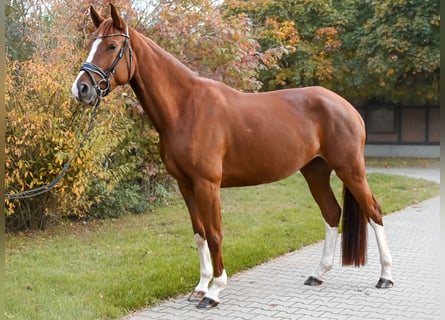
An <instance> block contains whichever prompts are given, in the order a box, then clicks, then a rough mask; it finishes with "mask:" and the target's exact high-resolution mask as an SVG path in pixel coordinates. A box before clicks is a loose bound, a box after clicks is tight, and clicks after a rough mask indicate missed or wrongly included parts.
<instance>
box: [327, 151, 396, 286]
mask: <svg viewBox="0 0 445 320" xmlns="http://www.w3.org/2000/svg"><path fill="white" fill-rule="evenodd" d="M336 173H337V175H338V176H339V178H340V179H341V180H342V181H343V183H344V185H345V188H346V189H345V194H346V193H348V192H350V194H352V197H349V201H350V202H355V203H356V205H354V206H357V208H358V210H356V211H357V212H356V213H355V214H356V215H359V216H360V217H361V218H360V219H365V223H366V222H369V223H370V224H371V226H372V228H373V229H374V232H375V236H376V240H377V245H378V248H379V253H380V264H381V276H380V279H379V281H378V283H377V285H376V287H377V288H391V287H392V286H393V285H394V280H393V277H392V275H391V268H392V259H391V254H390V252H389V247H388V242H387V240H386V235H385V231H384V228H383V219H382V211H381V208H380V205H379V203H378V202H377V200H376V199H375V198H374V196H373V195H372V192H371V189H370V188H369V185H368V182H367V180H366V170H365V164H364V160H363V159H362V160H360V161H358V160H357V161H356V162H350V164H349V165H348V166H347V167H341V168H337V169H336ZM346 202H347V200H346V197H345V208H344V215H345V217H344V218H343V220H344V221H345V220H346V219H347V217H346V216H347V215H348V214H350V213H348V212H347V209H346ZM347 228H350V227H347V225H346V224H345V223H344V225H343V233H344V236H343V242H345V241H348V242H357V240H358V239H357V238H356V236H355V237H352V238H350V239H348V236H346V235H345V234H346V233H347V232H346V229H347ZM363 232H364V233H365V234H364V235H361V236H360V237H362V238H363V237H364V238H365V239H366V229H364V231H363ZM351 234H354V232H352V233H351ZM345 252H346V250H345V247H343V255H345ZM353 260H354V258H352V260H351V261H353Z"/></svg>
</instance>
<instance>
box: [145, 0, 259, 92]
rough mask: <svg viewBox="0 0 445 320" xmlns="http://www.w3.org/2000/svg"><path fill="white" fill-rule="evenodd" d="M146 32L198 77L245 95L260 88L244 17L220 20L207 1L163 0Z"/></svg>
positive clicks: (252, 43) (249, 29)
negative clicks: (243, 92)
mask: <svg viewBox="0 0 445 320" xmlns="http://www.w3.org/2000/svg"><path fill="white" fill-rule="evenodd" d="M147 31H148V33H149V35H150V36H151V38H152V39H153V40H155V42H157V43H158V44H159V45H160V46H162V47H163V48H164V49H165V50H167V51H168V52H170V53H171V54H173V55H174V56H176V57H177V58H178V59H179V60H180V61H181V62H183V63H185V64H186V65H187V66H188V67H190V68H191V69H192V70H194V71H196V72H198V73H199V74H200V75H201V76H204V77H208V78H211V79H214V80H219V81H222V82H224V83H226V84H228V85H230V86H232V87H235V88H237V89H240V90H245V91H252V90H257V89H259V88H260V86H261V83H260V82H259V81H258V80H257V75H258V74H257V72H258V67H259V64H260V55H261V54H260V53H259V52H258V48H259V44H258V42H257V40H255V38H254V35H253V26H252V24H251V22H250V20H249V19H248V18H247V17H246V15H244V14H235V15H232V16H231V17H229V18H227V19H224V17H223V15H222V14H221V12H220V10H219V8H218V6H217V5H216V4H215V3H214V1H211V0H195V1H183V0H164V1H162V2H161V5H160V6H159V8H158V9H157V15H156V18H155V19H154V21H153V23H152V25H151V26H150V28H149V29H148V30H147Z"/></svg>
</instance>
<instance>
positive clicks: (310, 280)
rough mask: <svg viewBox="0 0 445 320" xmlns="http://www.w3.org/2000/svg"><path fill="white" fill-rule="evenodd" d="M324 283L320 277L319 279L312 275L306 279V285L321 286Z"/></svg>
mask: <svg viewBox="0 0 445 320" xmlns="http://www.w3.org/2000/svg"><path fill="white" fill-rule="evenodd" d="M322 283H323V281H321V280H320V279H317V278H315V277H313V276H310V277H309V278H307V279H306V281H305V282H304V285H306V286H319V285H321V284H322Z"/></svg>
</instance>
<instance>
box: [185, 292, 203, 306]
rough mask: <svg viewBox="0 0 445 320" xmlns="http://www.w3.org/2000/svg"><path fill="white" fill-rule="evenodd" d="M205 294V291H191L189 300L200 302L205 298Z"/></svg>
mask: <svg viewBox="0 0 445 320" xmlns="http://www.w3.org/2000/svg"><path fill="white" fill-rule="evenodd" d="M205 294H206V293H205V292H203V291H193V292H192V293H190V295H189V297H188V299H187V300H188V301H190V302H193V303H196V302H200V301H201V300H202V299H204V296H205Z"/></svg>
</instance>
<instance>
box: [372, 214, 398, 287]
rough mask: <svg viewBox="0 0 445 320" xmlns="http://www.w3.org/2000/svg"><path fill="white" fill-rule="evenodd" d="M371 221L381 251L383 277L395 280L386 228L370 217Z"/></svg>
mask: <svg viewBox="0 0 445 320" xmlns="http://www.w3.org/2000/svg"><path fill="white" fill-rule="evenodd" d="M369 223H370V224H371V226H372V228H373V229H374V232H375V238H376V240H377V246H378V248H379V252H380V264H381V265H382V273H381V277H382V278H383V279H387V280H391V281H393V282H394V280H393V278H392V275H391V267H392V258H391V253H390V252H389V247H388V241H387V240H386V235H385V229H384V228H383V226H381V225H379V224H377V223H375V222H374V221H373V220H372V219H370V221H369Z"/></svg>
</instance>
